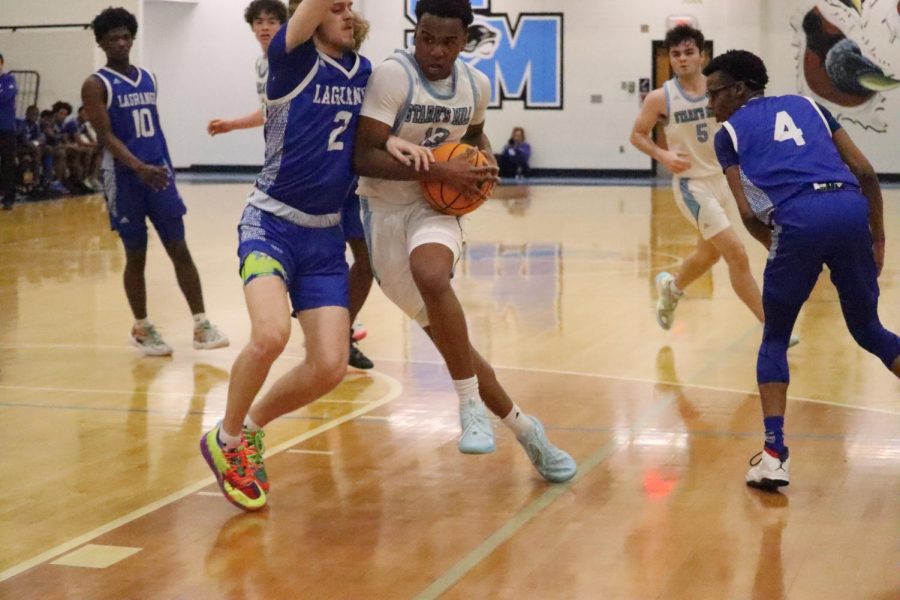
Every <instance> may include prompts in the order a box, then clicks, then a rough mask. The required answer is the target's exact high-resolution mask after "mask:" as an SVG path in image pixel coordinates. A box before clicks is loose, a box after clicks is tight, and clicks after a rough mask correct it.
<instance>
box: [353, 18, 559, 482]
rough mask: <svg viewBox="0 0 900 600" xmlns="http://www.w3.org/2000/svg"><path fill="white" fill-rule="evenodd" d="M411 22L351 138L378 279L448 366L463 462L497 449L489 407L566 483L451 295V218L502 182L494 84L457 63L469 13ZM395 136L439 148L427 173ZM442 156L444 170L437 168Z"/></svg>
mask: <svg viewBox="0 0 900 600" xmlns="http://www.w3.org/2000/svg"><path fill="white" fill-rule="evenodd" d="M416 18H417V25H416V30H415V48H414V50H413V51H412V53H410V52H405V51H398V52H397V53H395V54H394V55H393V56H391V57H390V58H388V59H387V60H386V61H385V62H384V63H382V64H381V65H379V66H378V67H377V68H375V70H374V71H373V72H372V76H371V78H370V79H369V83H368V86H367V88H366V96H365V100H364V102H363V106H362V110H361V112H360V122H359V127H358V129H357V136H356V147H355V150H354V167H355V170H356V172H357V173H358V174H359V175H360V176H361V177H360V183H359V195H360V197H361V198H362V202H361V203H362V212H363V223H364V224H365V228H366V240H367V241H368V243H369V253H370V255H371V257H372V266H373V270H374V272H375V279H376V280H377V281H378V283H379V284H380V285H381V288H382V291H384V293H385V295H386V296H387V297H388V298H390V299H391V301H392V302H394V304H396V305H397V306H398V307H399V308H400V309H401V310H403V311H404V312H405V313H406V314H407V315H408V316H409V317H411V318H413V319H415V320H416V322H418V323H419V325H421V326H422V327H423V329H424V330H425V332H426V333H427V334H428V336H429V337H430V338H431V340H432V341H433V342H434V344H435V346H436V347H437V349H438V351H440V353H441V355H442V356H443V358H444V361H445V362H446V364H447V369H448V370H449V371H450V376H451V377H452V379H453V385H454V387H455V388H456V392H457V395H458V396H459V402H460V407H459V414H460V424H461V427H462V435H461V437H460V439H459V450H460V452H463V453H465V454H487V453H489V452H493V451H494V449H495V443H494V433H493V430H492V427H491V423H490V420H489V419H488V415H487V412H486V411H485V405H487V407H488V408H489V409H490V410H491V412H493V413H494V414H496V415H497V416H498V417H500V418H501V419H502V421H503V424H504V425H506V426H508V427H509V428H510V429H511V430H512V431H513V432H514V433H515V436H516V439H518V441H519V443H520V444H522V446H523V447H524V448H525V451H526V453H527V454H528V457H529V458H530V459H531V462H532V464H534V466H535V468H536V469H537V470H538V472H539V473H540V474H541V476H543V477H544V479H546V480H547V481H551V482H563V481H568V480H569V479H571V478H572V477H573V476H574V475H575V471H576V465H575V461H574V460H573V459H572V457H571V456H569V454H567V453H566V452H564V451H562V450H560V449H559V448H557V447H556V446H554V445H553V444H551V443H550V441H549V440H548V439H547V436H546V434H545V432H544V428H543V425H541V423H540V421H538V420H537V419H536V418H535V417H533V416H529V415H526V414H525V413H523V412H522V411H521V410H520V409H519V408H518V407H517V406H516V405H515V403H513V401H512V400H511V399H510V398H509V396H508V395H507V393H506V391H505V390H504V389H503V387H502V386H501V385H500V382H499V381H498V380H497V377H496V375H495V373H494V370H493V368H492V367H491V365H490V364H488V362H487V361H486V360H485V359H484V358H483V357H482V356H481V355H480V354H479V353H478V351H476V350H475V348H473V347H472V344H471V342H470V341H469V334H468V329H467V326H466V316H465V313H464V312H463V309H462V306H461V305H460V303H459V300H458V299H457V297H456V294H455V293H454V291H453V288H452V287H451V285H450V279H451V277H452V276H453V270H454V267H455V265H456V263H457V262H458V260H459V258H460V255H461V252H462V245H463V232H464V230H463V220H462V218H460V217H459V216H457V215H459V214H462V213H465V212H467V211H468V210H473V209H474V208H476V207H477V205H479V204H480V203H481V202H483V200H484V198H485V197H486V196H487V195H488V194H489V193H490V189H491V188H492V187H493V184H494V182H496V181H497V172H498V169H497V165H496V161H495V160H494V158H493V153H492V152H491V147H490V143H489V142H488V140H487V137H486V136H485V135H484V118H485V112H486V110H487V104H488V101H489V99H490V83H489V81H488V79H487V77H485V76H484V75H483V74H482V73H480V72H479V71H476V70H475V69H474V68H472V67H470V66H468V65H467V64H466V63H465V62H463V61H461V60H458V57H459V53H460V52H461V51H462V49H463V46H464V45H465V43H466V39H467V30H468V27H469V25H471V23H472V21H473V19H474V16H473V13H472V7H471V5H470V3H469V1H468V0H419V2H418V4H417V5H416ZM391 135H394V136H397V137H399V138H400V139H402V140H406V141H409V142H412V143H414V144H418V145H420V146H424V147H426V148H432V149H434V154H435V155H436V156H435V158H436V161H435V162H434V163H432V164H430V165H429V164H426V165H424V168H416V165H403V164H401V163H399V162H398V161H396V160H395V159H394V158H392V157H391V155H390V154H389V153H388V152H387V150H386V148H387V143H388V140H389V138H390V136H391ZM460 142H462V143H464V144H468V145H470V146H472V148H465V147H460V146H457V144H458V143H460ZM448 144H449V145H448ZM444 153H446V154H447V156H446V157H443V158H446V159H447V160H439V159H441V158H442V155H443V154H444ZM426 189H427V191H426ZM432 203H433V204H432ZM436 207H440V210H439V209H438V208H436Z"/></svg>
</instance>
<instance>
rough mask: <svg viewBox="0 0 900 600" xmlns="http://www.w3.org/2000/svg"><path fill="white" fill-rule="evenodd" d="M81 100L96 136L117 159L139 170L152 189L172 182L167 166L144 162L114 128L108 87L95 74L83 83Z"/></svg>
mask: <svg viewBox="0 0 900 600" xmlns="http://www.w3.org/2000/svg"><path fill="white" fill-rule="evenodd" d="M81 102H82V104H84V109H85V111H86V112H87V118H88V121H90V123H91V126H92V127H93V128H94V131H96V132H97V140H98V141H99V142H100V143H101V144H103V147H104V148H106V149H107V150H109V151H110V152H111V153H112V155H113V156H114V157H115V159H116V160H118V161H119V162H120V163H121V164H123V165H125V166H126V167H128V168H129V169H131V170H132V171H134V172H135V173H137V175H138V177H140V179H141V181H143V182H144V183H146V184H147V185H149V186H150V187H152V188H153V189H156V190H161V189H164V188H165V187H166V186H167V185H169V171H168V169H166V168H165V167H159V166H155V165H148V164H146V163H144V162H142V161H141V160H140V159H139V158H138V157H136V156H135V155H134V154H132V153H131V151H130V150H129V149H128V147H127V146H126V145H125V144H124V143H122V140H120V139H119V138H118V137H116V136H115V134H114V133H113V132H112V125H111V124H110V121H109V113H108V112H106V88H105V87H104V86H103V84H102V83H100V80H99V79H97V78H96V77H95V76H93V75H91V76H90V77H88V78H87V79H86V80H85V81H84V84H83V85H82V86H81Z"/></svg>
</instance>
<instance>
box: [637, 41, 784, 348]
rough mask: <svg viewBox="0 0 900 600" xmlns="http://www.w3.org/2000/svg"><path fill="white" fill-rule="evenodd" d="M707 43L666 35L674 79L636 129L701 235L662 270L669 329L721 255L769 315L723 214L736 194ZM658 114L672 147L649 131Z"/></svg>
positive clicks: (754, 307) (737, 282) (736, 283)
mask: <svg viewBox="0 0 900 600" xmlns="http://www.w3.org/2000/svg"><path fill="white" fill-rule="evenodd" d="M703 41H704V38H703V34H702V33H701V32H700V31H698V30H697V29H694V28H693V27H690V26H689V25H679V26H677V27H675V28H673V29H671V30H670V31H669V32H668V33H667V34H666V40H665V46H666V48H667V49H668V53H669V60H670V62H671V65H672V70H673V71H674V72H675V77H674V78H672V79H671V80H669V81H667V82H665V83H664V84H663V86H662V87H661V88H657V89H655V90H653V91H652V92H650V94H648V95H647V98H646V99H645V100H644V104H643V106H642V108H641V112H640V114H639V115H638V117H637V120H636V121H635V122H634V127H633V129H632V131H631V143H632V145H634V147H635V148H637V149H638V150H640V151H641V152H643V153H644V154H647V155H648V156H650V157H651V158H653V159H655V160H657V161H659V162H661V163H663V164H664V165H665V166H666V168H668V169H669V170H670V171H672V173H673V175H674V176H673V178H672V189H673V192H674V194H675V202H676V204H677V205H678V208H679V209H680V210H681V212H682V214H684V216H685V218H687V219H688V220H689V221H690V222H691V223H693V224H694V226H695V227H696V228H697V231H698V233H699V238H698V240H697V248H696V250H694V252H692V253H691V254H690V255H688V256H687V257H686V258H685V259H684V261H683V262H682V263H681V266H680V267H679V269H678V271H677V272H676V273H674V274H671V273H667V272H665V271H664V272H662V273H659V274H657V276H656V288H657V291H658V293H659V299H658V301H657V304H656V320H657V322H658V323H659V325H660V327H662V328H663V329H669V328H671V327H672V323H673V321H674V319H675V308H676V306H677V305H678V300H679V299H680V298H681V296H682V295H683V294H684V289H685V288H686V287H687V286H688V285H690V284H691V283H692V282H694V281H695V280H696V279H697V278H698V277H700V276H701V275H703V274H704V273H706V272H707V271H708V270H710V269H711V268H712V266H713V265H714V264H716V262H718V261H719V259H720V258H724V259H725V262H726V263H727V264H728V274H729V277H730V278H731V287H732V288H733V289H734V291H735V293H737V295H738V297H739V298H740V299H741V301H742V302H743V303H744V304H746V305H747V308H749V309H750V311H751V312H752V313H753V314H754V316H756V318H757V319H759V321H760V322H762V321H763V309H762V297H761V294H760V291H759V285H758V284H757V283H756V280H755V279H754V278H753V274H752V273H751V272H750V262H749V260H748V258H747V251H746V250H745V249H744V244H743V243H742V242H741V240H740V238H738V236H737V233H736V232H735V231H734V228H732V226H731V223H730V222H729V220H728V216H727V215H726V214H725V208H724V206H725V205H724V203H725V202H734V199H733V196H732V195H731V191H730V190H729V188H728V183H727V181H726V180H725V176H724V175H723V174H722V170H721V168H720V167H719V164H718V160H717V159H716V152H715V149H714V148H713V137H714V136H715V134H716V131H718V128H719V124H718V123H716V120H715V118H714V117H713V114H712V112H711V111H710V110H709V108H708V106H707V98H706V78H705V77H704V76H703V73H702V72H701V69H702V67H703V55H702V49H703ZM660 120H662V121H663V122H664V123H665V132H666V142H667V144H668V148H662V147H660V146H658V145H657V144H656V143H655V142H654V141H653V139H652V138H651V137H650V133H651V131H652V130H653V127H654V126H655V125H656V123H657V122H658V121H660ZM794 339H796V338H794ZM795 343H796V342H795Z"/></svg>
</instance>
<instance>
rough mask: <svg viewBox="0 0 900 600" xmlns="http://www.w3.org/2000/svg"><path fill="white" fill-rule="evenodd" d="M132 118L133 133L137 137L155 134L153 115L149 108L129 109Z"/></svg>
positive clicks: (147, 136)
mask: <svg viewBox="0 0 900 600" xmlns="http://www.w3.org/2000/svg"><path fill="white" fill-rule="evenodd" d="M131 116H132V118H133V119H134V135H135V136H136V137H138V138H149V137H153V136H154V135H155V134H156V129H155V128H154V127H153V115H152V114H150V109H149V108H138V109H135V110H133V111H131Z"/></svg>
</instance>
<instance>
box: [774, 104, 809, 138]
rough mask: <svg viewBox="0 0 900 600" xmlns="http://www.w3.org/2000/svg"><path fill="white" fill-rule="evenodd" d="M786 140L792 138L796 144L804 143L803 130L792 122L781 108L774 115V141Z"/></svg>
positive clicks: (789, 116)
mask: <svg viewBox="0 0 900 600" xmlns="http://www.w3.org/2000/svg"><path fill="white" fill-rule="evenodd" d="M787 140H793V141H794V143H795V144H797V145H798V146H805V145H806V140H804V139H803V130H802V129H800V128H799V127H797V126H796V125H795V124H794V120H793V119H792V118H791V115H789V114H788V113H787V111H784V110H781V111H778V114H777V115H775V141H776V142H784V141H787Z"/></svg>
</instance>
